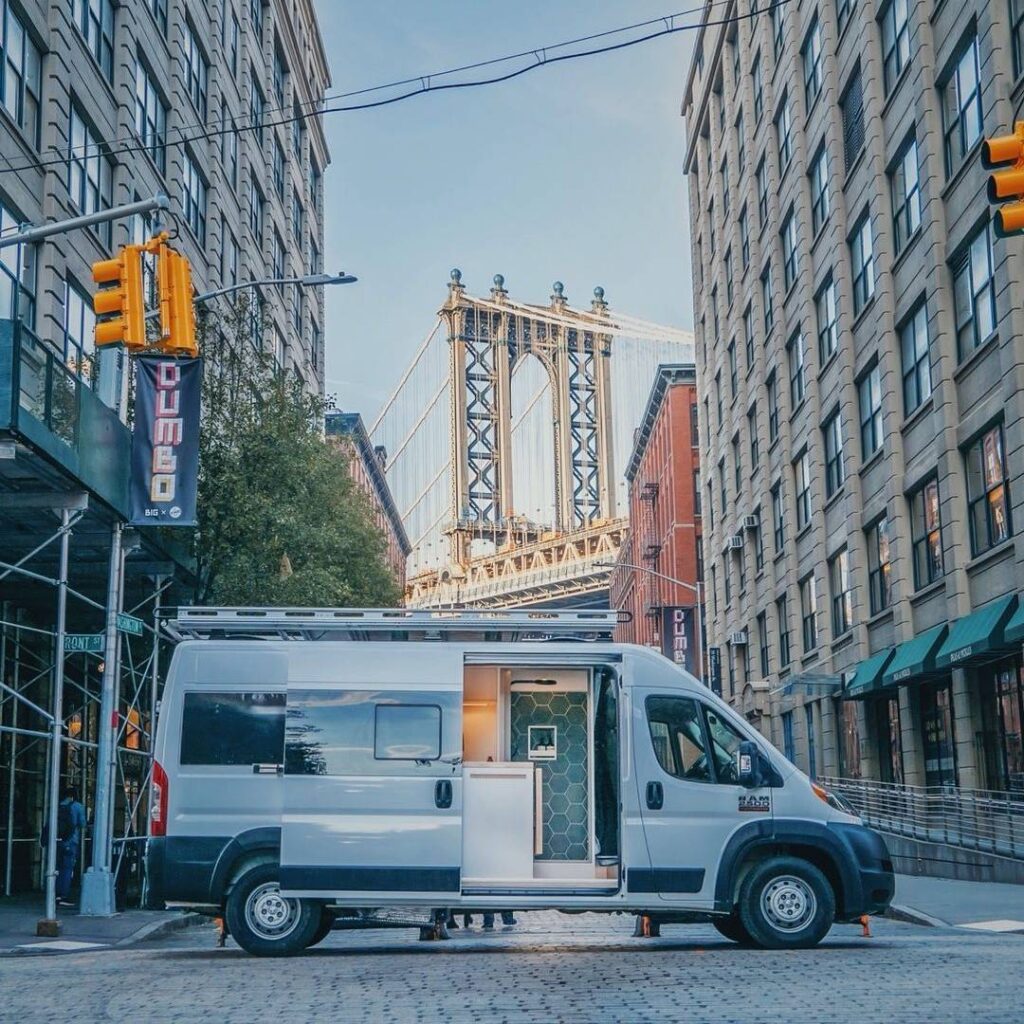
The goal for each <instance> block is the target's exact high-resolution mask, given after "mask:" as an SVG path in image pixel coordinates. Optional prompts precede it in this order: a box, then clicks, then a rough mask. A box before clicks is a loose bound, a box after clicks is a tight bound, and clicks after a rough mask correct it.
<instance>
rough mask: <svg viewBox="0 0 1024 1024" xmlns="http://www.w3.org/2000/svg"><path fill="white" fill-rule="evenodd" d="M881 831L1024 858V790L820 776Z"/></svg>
mask: <svg viewBox="0 0 1024 1024" xmlns="http://www.w3.org/2000/svg"><path fill="white" fill-rule="evenodd" d="M820 781H821V783H822V785H823V786H825V787H826V788H828V789H830V790H831V791H832V792H833V793H837V794H838V795H840V796H842V797H845V798H846V799H847V800H848V801H849V802H850V803H851V804H852V805H853V806H854V807H855V808H856V810H857V812H858V813H859V814H860V815H861V817H862V818H863V819H864V823H865V824H867V825H870V826H871V827H872V828H877V829H878V830H879V831H882V832H890V833H892V834H894V835H898V836H905V837H907V838H909V839H918V840H921V841H922V842H928V843H944V844H946V845H947V846H957V847H961V848H963V849H966V850H977V851H980V852H983V853H992V854H996V855H998V856H1000V857H1015V858H1017V859H1018V860H1024V792H998V791H995V790H984V789H954V788H952V787H945V786H904V785H899V784H897V783H891V782H875V781H873V780H869V779H821V780H820Z"/></svg>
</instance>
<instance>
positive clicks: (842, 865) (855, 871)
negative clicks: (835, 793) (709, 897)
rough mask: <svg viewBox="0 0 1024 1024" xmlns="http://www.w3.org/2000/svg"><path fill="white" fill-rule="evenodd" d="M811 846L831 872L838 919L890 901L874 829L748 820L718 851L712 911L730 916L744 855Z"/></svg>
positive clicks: (883, 850)
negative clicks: (719, 859)
mask: <svg viewBox="0 0 1024 1024" xmlns="http://www.w3.org/2000/svg"><path fill="white" fill-rule="evenodd" d="M777 845H781V846H795V847H810V848H811V849H813V850H815V851H817V852H819V853H820V854H822V855H823V857H825V858H827V860H828V862H829V863H830V864H831V865H832V866H833V867H834V869H835V876H836V877H835V881H836V882H838V886H837V891H836V894H835V895H836V920H839V921H852V920H856V919H857V918H859V917H861V916H862V915H864V914H880V913H882V912H883V911H884V910H885V909H886V907H888V906H889V904H890V903H891V902H892V898H893V896H894V895H895V892H896V881H895V877H894V876H893V872H892V860H891V858H890V857H889V850H888V847H886V845H885V840H884V839H883V838H882V837H881V836H880V835H879V834H878V833H877V832H875V831H874V830H873V829H869V828H866V827H865V826H863V825H854V824H847V823H846V822H830V823H828V824H825V823H822V822H817V821H809V820H805V819H801V818H776V819H774V821H752V822H748V823H747V824H746V825H744V826H743V827H742V828H740V829H738V830H737V831H736V832H734V833H733V835H732V837H731V838H730V839H729V842H728V843H726V846H725V849H724V850H723V851H722V857H721V862H720V864H719V869H718V878H717V879H716V882H715V909H716V910H721V911H726V912H731V911H732V909H733V903H734V896H735V889H736V878H737V873H738V870H739V866H740V864H741V863H742V862H743V859H744V858H745V857H746V855H747V854H748V853H749V852H751V851H752V850H754V849H756V848H758V847H771V846H777Z"/></svg>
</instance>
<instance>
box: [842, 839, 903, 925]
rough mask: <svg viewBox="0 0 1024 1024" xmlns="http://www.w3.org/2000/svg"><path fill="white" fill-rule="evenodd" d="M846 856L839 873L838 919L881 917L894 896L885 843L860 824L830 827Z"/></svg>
mask: <svg viewBox="0 0 1024 1024" xmlns="http://www.w3.org/2000/svg"><path fill="white" fill-rule="evenodd" d="M829 830H830V831H832V832H833V833H834V834H835V836H836V838H837V839H838V840H839V842H840V843H841V844H842V846H843V847H844V848H845V850H846V853H847V858H846V859H847V865H846V870H844V872H843V874H844V877H843V895H844V898H843V908H842V916H843V919H845V920H847V921H854V920H856V919H857V918H859V917H862V916H863V915H864V914H882V913H884V912H885V910H886V909H887V908H888V906H889V904H890V903H892V900H893V896H895V894H896V877H895V875H894V874H893V870H892V858H891V857H890V856H889V848H888V847H887V846H886V845H885V840H884V839H883V838H882V837H881V836H880V835H879V834H878V833H877V832H875V831H874V830H873V829H870V828H866V827H865V826H864V825H846V824H831V825H830V826H829Z"/></svg>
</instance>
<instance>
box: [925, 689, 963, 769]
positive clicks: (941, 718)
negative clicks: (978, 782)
mask: <svg viewBox="0 0 1024 1024" xmlns="http://www.w3.org/2000/svg"><path fill="white" fill-rule="evenodd" d="M921 734H922V738H923V743H922V753H923V754H924V784H925V785H926V786H943V787H955V786H956V784H957V767H956V735H955V732H954V720H953V690H952V685H951V683H950V677H949V676H948V675H947V676H946V678H945V680H943V681H940V682H938V683H929V684H926V685H924V686H922V687H921Z"/></svg>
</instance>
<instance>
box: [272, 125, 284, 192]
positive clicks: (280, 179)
mask: <svg viewBox="0 0 1024 1024" xmlns="http://www.w3.org/2000/svg"><path fill="white" fill-rule="evenodd" d="M274 191H275V192H276V193H277V198H278V199H280V200H281V201H282V202H283V201H284V147H283V146H282V145H281V140H280V139H278V137H277V136H276V135H275V136H274Z"/></svg>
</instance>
